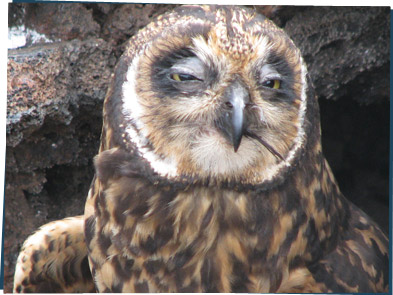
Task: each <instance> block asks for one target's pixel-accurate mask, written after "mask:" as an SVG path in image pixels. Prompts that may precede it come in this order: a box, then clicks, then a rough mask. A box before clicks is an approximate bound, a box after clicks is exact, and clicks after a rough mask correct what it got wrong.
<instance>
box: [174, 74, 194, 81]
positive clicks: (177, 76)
mask: <svg viewBox="0 0 393 295" xmlns="http://www.w3.org/2000/svg"><path fill="white" fill-rule="evenodd" d="M171 79H172V80H175V81H177V82H184V81H201V80H200V79H198V78H196V77H194V76H193V75H189V74H181V73H180V74H176V73H175V74H171Z"/></svg>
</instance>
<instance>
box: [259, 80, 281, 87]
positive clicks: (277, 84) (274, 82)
mask: <svg viewBox="0 0 393 295" xmlns="http://www.w3.org/2000/svg"><path fill="white" fill-rule="evenodd" d="M262 85H263V86H265V87H267V88H272V89H280V87H281V81H280V80H277V79H276V80H267V81H266V82H263V83H262Z"/></svg>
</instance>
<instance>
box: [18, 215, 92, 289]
mask: <svg viewBox="0 0 393 295" xmlns="http://www.w3.org/2000/svg"><path fill="white" fill-rule="evenodd" d="M83 223H84V218H83V216H76V217H71V218H65V219H63V220H58V221H54V222H51V223H48V224H46V225H44V226H42V227H41V228H40V229H39V230H37V231H36V232H35V233H34V234H33V235H31V236H30V237H29V238H28V239H27V240H26V241H25V243H24V244H23V247H22V249H21V251H20V254H19V257H18V260H17V264H16V270H15V277H14V293H59V292H65V293H76V292H82V293H91V292H95V287H94V283H93V280H92V276H91V273H90V269H89V265H88V259H87V248H86V244H85V239H84V233H83Z"/></svg>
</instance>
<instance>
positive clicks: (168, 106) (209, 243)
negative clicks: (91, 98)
mask: <svg viewBox="0 0 393 295" xmlns="http://www.w3.org/2000/svg"><path fill="white" fill-rule="evenodd" d="M103 114H104V121H103V130H102V138H101V146H100V152H99V154H98V155H97V157H96V158H95V168H96V175H95V178H94V179H93V182H92V185H91V189H90V191H89V195H88V199H87V202H86V207H85V216H84V220H85V221H84V222H85V228H84V235H85V242H86V246H87V251H88V259H89V265H90V269H91V272H92V275H93V277H94V281H95V285H96V288H97V290H98V291H99V292H252V293H254V292H256V293H261V292H262V293H265V292H283V293H284V292H292V293H299V292H307V293H316V292H336V293H344V292H387V290H388V240H387V238H386V236H385V235H384V234H383V233H382V232H381V230H380V229H379V228H378V226H377V225H376V224H375V223H374V222H373V221H371V220H370V218H369V217H367V216H366V215H365V214H364V213H363V212H361V211H360V210H359V209H358V208H356V207H355V206H354V205H353V204H351V203H350V202H349V201H347V200H346V199H345V198H344V196H343V195H342V194H341V192H340V190H339V188H338V186H337V185H336V183H335V180H334V176H333V174H332V172H331V171H330V168H329V165H328V163H327V162H326V160H325V159H324V156H323V154H322V148H321V139H320V127H319V110H318V104H317V99H316V97H315V94H314V92H313V87H312V85H311V82H310V79H309V77H308V74H307V69H306V65H305V63H304V61H303V59H302V58H301V54H300V52H299V50H298V49H297V47H296V46H295V45H294V43H293V42H292V41H291V40H290V39H289V37H288V36H287V35H286V34H285V32H284V31H282V30H281V29H279V28H277V27H276V26H275V25H274V24H273V23H272V22H271V21H269V20H267V19H265V18H264V17H263V16H261V15H257V14H255V12H254V11H252V10H247V9H243V8H238V7H225V6H183V7H179V8H177V9H176V10H175V11H174V12H172V13H170V14H166V15H164V16H161V17H159V18H158V19H157V20H156V21H155V22H153V23H151V24H150V25H148V26H147V27H146V28H145V29H143V30H141V31H140V32H139V33H138V34H137V35H135V36H134V37H133V38H132V39H131V40H130V42H129V43H128V46H127V49H126V51H125V53H124V54H123V56H122V57H121V59H120V61H119V63H118V65H117V67H116V70H115V73H114V77H113V81H112V84H111V86H110V88H109V90H108V94H107V97H106V100H105V103H104V113H103ZM60 222H62V221H60ZM79 229H80V227H79ZM43 231H44V232H45V228H43V229H41V230H40V231H39V232H38V233H36V234H35V235H36V236H37V235H42V232H43ZM80 234H81V232H78V233H77V235H80ZM33 237H34V236H33ZM33 240H34V239H33ZM50 243H51V241H49V242H48V241H47V242H46V244H45V245H49V244H50ZM54 243H56V242H54ZM29 245H30V244H28V243H27V244H26V245H25V248H24V249H25V250H23V251H22V253H21V256H22V255H25V254H23V252H24V251H25V252H26V251H27V250H28V248H29V247H37V245H33V246H29ZM78 247H84V246H81V245H80V246H78ZM44 248H47V247H45V246H44ZM80 253H83V255H85V254H84V253H85V252H83V251H81V252H80ZM39 257H42V255H41V253H40V256H39ZM22 259H23V258H22ZM30 259H31V258H30ZM60 263H61V262H60ZM37 265H40V264H37ZM17 267H20V263H19V264H18V266H17ZM35 271H36V270H35ZM37 271H38V272H39V270H37ZM64 279H65V281H67V278H64ZM65 285H66V284H65ZM17 288H18V285H16V291H18V289H17Z"/></svg>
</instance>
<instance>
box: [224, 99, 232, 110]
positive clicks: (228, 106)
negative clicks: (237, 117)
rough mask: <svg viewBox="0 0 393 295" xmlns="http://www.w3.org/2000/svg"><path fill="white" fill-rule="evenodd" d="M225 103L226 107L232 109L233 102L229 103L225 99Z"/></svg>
mask: <svg viewBox="0 0 393 295" xmlns="http://www.w3.org/2000/svg"><path fill="white" fill-rule="evenodd" d="M225 105H226V106H227V108H228V109H232V108H233V104H231V103H230V102H229V101H227V102H226V103H225Z"/></svg>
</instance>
